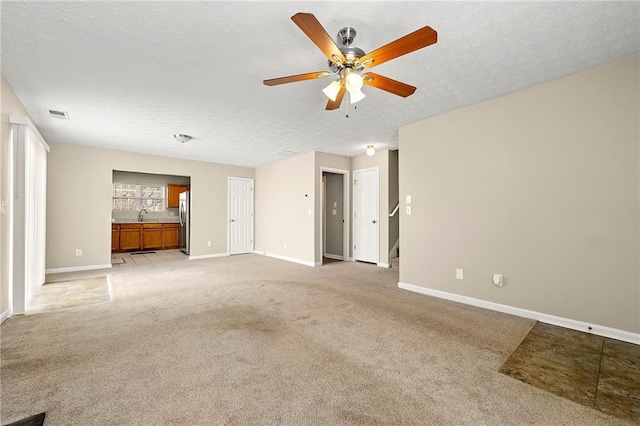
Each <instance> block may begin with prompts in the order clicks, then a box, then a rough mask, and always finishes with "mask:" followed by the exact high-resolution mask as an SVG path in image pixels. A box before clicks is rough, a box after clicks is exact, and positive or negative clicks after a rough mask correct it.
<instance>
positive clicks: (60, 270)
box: [44, 263, 111, 274]
mask: <svg viewBox="0 0 640 426" xmlns="http://www.w3.org/2000/svg"><path fill="white" fill-rule="evenodd" d="M109 268H111V264H110V263H107V264H106V265H87V266H71V267H68V268H52V269H45V271H44V273H45V274H60V273H63V272H78V271H92V270H94V269H109Z"/></svg>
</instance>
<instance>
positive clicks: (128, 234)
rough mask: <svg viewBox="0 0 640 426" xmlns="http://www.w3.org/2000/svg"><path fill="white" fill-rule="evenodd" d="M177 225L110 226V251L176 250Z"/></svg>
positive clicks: (127, 224) (132, 224)
mask: <svg viewBox="0 0 640 426" xmlns="http://www.w3.org/2000/svg"><path fill="white" fill-rule="evenodd" d="M179 229H180V225H179V224H177V223H173V222H172V223H122V224H119V225H115V224H114V225H111V251H112V252H126V251H136V250H169V249H176V248H178V232H179Z"/></svg>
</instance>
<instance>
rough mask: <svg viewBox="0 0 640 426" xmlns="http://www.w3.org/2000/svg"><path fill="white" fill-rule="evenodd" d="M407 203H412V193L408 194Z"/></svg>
mask: <svg viewBox="0 0 640 426" xmlns="http://www.w3.org/2000/svg"><path fill="white" fill-rule="evenodd" d="M406 204H411V195H407V201H406Z"/></svg>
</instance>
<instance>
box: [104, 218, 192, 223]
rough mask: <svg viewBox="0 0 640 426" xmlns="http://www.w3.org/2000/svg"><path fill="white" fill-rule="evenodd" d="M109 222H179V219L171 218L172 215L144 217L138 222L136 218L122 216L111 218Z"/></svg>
mask: <svg viewBox="0 0 640 426" xmlns="http://www.w3.org/2000/svg"><path fill="white" fill-rule="evenodd" d="M111 223H116V224H117V223H180V219H178V218H177V217H176V218H172V217H163V218H153V217H151V218H146V217H145V218H144V220H143V221H142V222H138V221H137V220H136V219H123V218H119V219H118V218H112V219H111Z"/></svg>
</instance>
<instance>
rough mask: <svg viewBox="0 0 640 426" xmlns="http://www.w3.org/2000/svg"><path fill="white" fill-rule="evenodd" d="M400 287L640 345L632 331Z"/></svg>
mask: <svg viewBox="0 0 640 426" xmlns="http://www.w3.org/2000/svg"><path fill="white" fill-rule="evenodd" d="M398 287H399V288H402V289H404V290H409V291H413V292H416V293H420V294H424V295H427V296H433V297H438V298H440V299H446V300H451V301H453V302H459V303H464V304H466V305H472V306H477V307H479V308H484V309H489V310H492V311H498V312H504V313H506V314H511V315H516V316H519V317H524V318H529V319H534V320H537V321H540V322H544V323H547V324H552V325H557V326H560V327H565V328H570V329H572V330H577V331H583V332H585V333H592V334H596V335H598V336H603V337H609V338H611V339H616V340H622V341H625V342H629V343H635V344H636V345H640V334H639V333H632V332H630V331H625V330H619V329H617V328H611V327H607V326H604V325H598V324H590V323H587V322H584V321H578V320H573V319H570V318H563V317H557V316H555V315H549V314H545V313H542V312H536V311H530V310H528V309H522V308H516V307H515V306H509V305H502V304H500V303H494V302H488V301H486V300H482V299H475V298H473V297H468V296H462V295H459V294H454V293H448V292H446V291H440V290H434V289H431V288H426V287H420V286H417V285H414V284H407V283H403V282H399V283H398Z"/></svg>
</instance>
